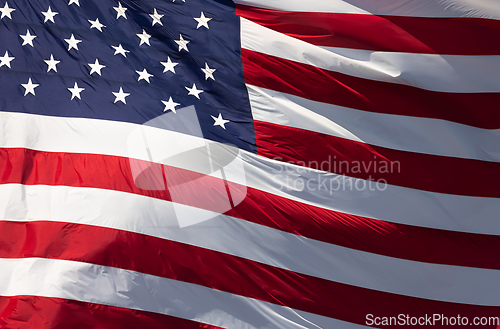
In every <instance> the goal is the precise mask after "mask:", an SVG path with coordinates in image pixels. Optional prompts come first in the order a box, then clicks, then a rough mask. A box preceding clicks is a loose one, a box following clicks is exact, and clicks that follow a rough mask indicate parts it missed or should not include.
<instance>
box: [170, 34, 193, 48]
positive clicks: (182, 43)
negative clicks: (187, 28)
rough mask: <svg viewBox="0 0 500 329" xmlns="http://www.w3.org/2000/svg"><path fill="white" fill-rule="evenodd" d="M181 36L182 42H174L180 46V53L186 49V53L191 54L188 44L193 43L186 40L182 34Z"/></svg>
mask: <svg viewBox="0 0 500 329" xmlns="http://www.w3.org/2000/svg"><path fill="white" fill-rule="evenodd" d="M179 36H180V40H174V41H175V43H177V44H178V45H179V51H181V50H182V49H185V50H186V51H188V52H189V50H188V47H187V44H188V43H190V42H191V41H188V40H184V38H183V37H182V34H179Z"/></svg>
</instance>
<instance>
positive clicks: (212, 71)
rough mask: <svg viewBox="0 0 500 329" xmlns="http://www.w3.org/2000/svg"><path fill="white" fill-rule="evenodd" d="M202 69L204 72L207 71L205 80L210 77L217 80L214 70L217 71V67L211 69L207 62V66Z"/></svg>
mask: <svg viewBox="0 0 500 329" xmlns="http://www.w3.org/2000/svg"><path fill="white" fill-rule="evenodd" d="M201 70H202V71H203V73H205V80H208V78H210V79H212V80H214V81H215V78H214V72H215V71H216V69H211V68H210V67H209V66H208V64H207V63H205V68H202V69H201Z"/></svg>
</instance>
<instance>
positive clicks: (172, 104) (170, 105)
mask: <svg viewBox="0 0 500 329" xmlns="http://www.w3.org/2000/svg"><path fill="white" fill-rule="evenodd" d="M161 102H162V103H163V105H165V109H164V110H163V112H167V111H168V110H170V111H172V112H174V113H177V112H175V107H176V106H178V105H181V104H179V103H176V102H174V101H173V100H172V97H170V99H169V100H168V102H166V101H161Z"/></svg>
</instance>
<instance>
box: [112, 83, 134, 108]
mask: <svg viewBox="0 0 500 329" xmlns="http://www.w3.org/2000/svg"><path fill="white" fill-rule="evenodd" d="M113 95H115V97H116V99H115V101H114V103H116V102H118V101H120V102H122V103H123V104H127V101H125V97H127V96H130V94H129V93H124V92H123V89H122V87H120V91H119V92H117V93H115V92H113Z"/></svg>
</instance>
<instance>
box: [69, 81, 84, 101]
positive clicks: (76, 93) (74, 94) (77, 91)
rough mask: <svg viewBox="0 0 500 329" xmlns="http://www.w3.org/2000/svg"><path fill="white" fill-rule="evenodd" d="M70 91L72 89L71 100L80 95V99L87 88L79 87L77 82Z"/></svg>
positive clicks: (70, 89)
mask: <svg viewBox="0 0 500 329" xmlns="http://www.w3.org/2000/svg"><path fill="white" fill-rule="evenodd" d="M68 90H69V91H71V100H73V98H75V97H78V99H82V98H81V97H80V93H81V92H82V91H84V90H85V88H78V84H77V83H76V82H75V86H74V87H73V88H68Z"/></svg>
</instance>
